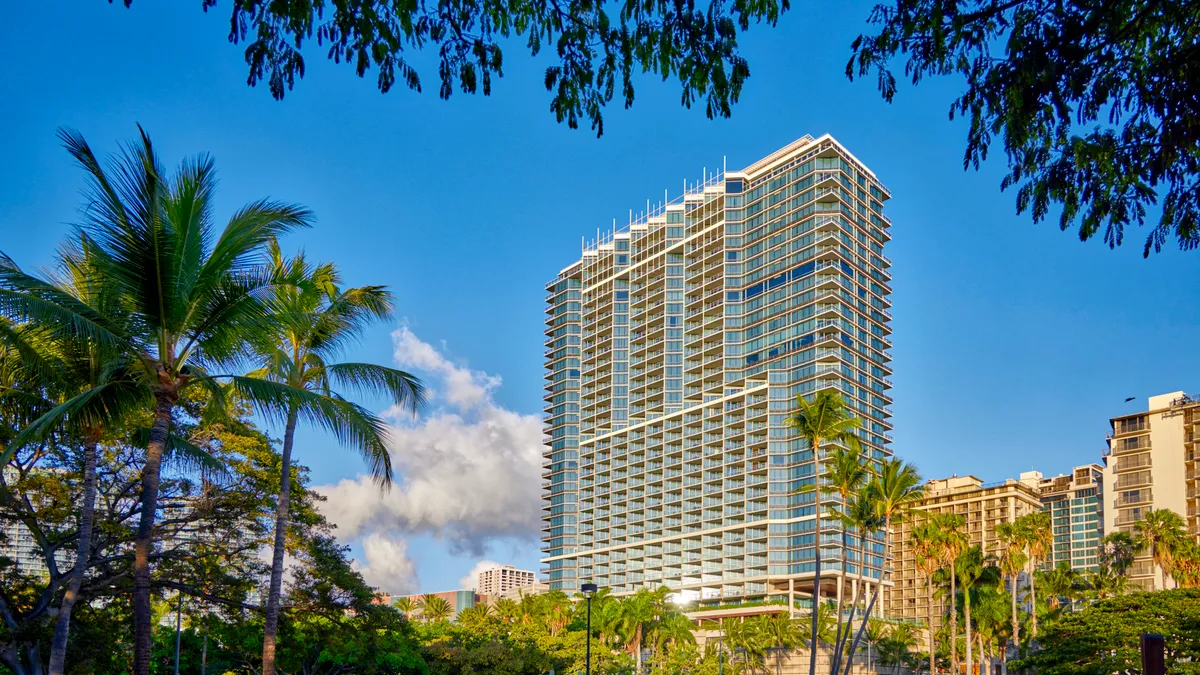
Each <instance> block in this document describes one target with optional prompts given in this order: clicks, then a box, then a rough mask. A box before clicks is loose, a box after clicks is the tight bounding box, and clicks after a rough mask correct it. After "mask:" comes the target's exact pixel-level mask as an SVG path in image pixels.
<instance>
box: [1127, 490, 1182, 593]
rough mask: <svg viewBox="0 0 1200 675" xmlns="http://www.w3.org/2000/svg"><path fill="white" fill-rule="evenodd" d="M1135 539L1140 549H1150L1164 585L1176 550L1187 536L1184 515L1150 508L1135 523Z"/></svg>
mask: <svg viewBox="0 0 1200 675" xmlns="http://www.w3.org/2000/svg"><path fill="white" fill-rule="evenodd" d="M1133 527H1134V531H1135V532H1137V539H1136V540H1135V541H1136V542H1137V544H1138V548H1139V549H1140V550H1146V549H1149V550H1150V555H1151V557H1152V558H1153V560H1154V564H1155V565H1156V566H1158V569H1159V571H1160V572H1162V578H1163V587H1164V588H1166V586H1167V579H1168V578H1169V577H1170V576H1171V572H1172V571H1173V570H1172V567H1173V563H1174V562H1175V552H1176V551H1177V550H1178V549H1179V546H1180V544H1181V542H1183V541H1185V540H1186V538H1187V524H1186V523H1185V522H1184V520H1183V516H1181V515H1179V514H1178V513H1175V512H1174V511H1172V510H1170V509H1149V510H1147V511H1146V515H1145V518H1143V519H1142V520H1140V521H1138V522H1136V523H1134V526H1133Z"/></svg>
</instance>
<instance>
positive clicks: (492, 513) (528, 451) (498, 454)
mask: <svg viewBox="0 0 1200 675" xmlns="http://www.w3.org/2000/svg"><path fill="white" fill-rule="evenodd" d="M392 342H393V345H394V350H395V353H394V356H395V361H396V363H397V365H399V366H400V367H402V368H407V369H413V370H418V371H422V374H425V373H428V374H430V375H432V376H433V377H432V378H430V380H432V381H430V382H428V384H430V385H431V386H430V388H431V389H432V390H433V391H434V393H435V400H437V401H440V402H442V406H441V407H440V408H435V409H434V410H433V411H432V412H430V413H428V414H426V415H425V416H423V417H422V418H421V419H418V420H412V418H410V417H406V416H403V415H395V416H394V417H393V420H394V421H395V426H393V428H392V433H391V438H390V446H391V451H392V465H393V466H394V467H395V469H396V475H397V481H396V484H395V485H394V486H393V487H392V489H391V490H390V491H388V492H386V493H380V491H379V490H377V489H374V488H373V487H372V485H371V483H370V479H369V478H367V477H365V476H360V477H358V478H357V479H355V480H343V481H341V482H339V483H337V484H336V485H325V486H319V487H317V490H318V491H320V492H321V493H322V494H324V495H325V496H326V497H327V498H328V501H327V502H325V503H324V504H323V505H322V507H321V508H322V511H324V513H325V515H326V516H327V517H329V519H330V520H332V521H333V522H334V523H336V524H337V526H338V528H339V535H341V536H343V537H357V536H364V535H366V536H369V535H371V534H372V533H377V532H388V533H397V534H399V533H404V534H417V533H428V534H433V535H435V536H440V537H443V538H444V539H446V540H447V541H448V542H449V543H450V547H451V549H452V550H453V551H455V552H470V553H471V554H472V555H475V556H481V555H483V554H484V553H485V552H486V550H487V549H488V547H489V545H490V544H491V543H492V542H494V541H496V540H497V539H504V540H508V541H513V540H519V541H522V542H525V543H532V542H534V541H536V540H537V537H538V533H539V530H540V527H541V521H540V509H541V501H540V496H539V492H540V483H541V461H542V441H543V434H542V422H541V418H540V416H539V415H524V414H521V413H517V412H514V411H511V410H508V409H506V408H504V407H502V406H500V405H497V404H496V403H495V401H494V400H493V399H492V392H493V391H494V390H495V389H496V388H497V387H499V386H500V383H501V380H500V378H499V377H498V376H493V375H488V374H487V373H484V372H481V371H476V370H471V369H469V368H467V367H464V366H459V365H456V364H454V363H452V362H451V361H449V360H448V359H446V358H445V357H444V356H443V355H442V354H441V353H440V352H439V351H438V350H437V349H435V348H434V347H433V346H432V345H430V344H429V343H427V342H424V341H422V340H421V339H419V338H418V337H417V336H416V335H415V334H413V333H412V331H410V330H409V329H408V328H407V327H406V326H402V327H401V328H399V329H397V330H396V331H395V332H393V333H392Z"/></svg>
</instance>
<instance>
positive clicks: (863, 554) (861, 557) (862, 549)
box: [829, 531, 867, 675]
mask: <svg viewBox="0 0 1200 675" xmlns="http://www.w3.org/2000/svg"><path fill="white" fill-rule="evenodd" d="M845 538H846V533H845V532H844V531H843V532H842V569H843V571H844V570H845V565H846V548H845V546H846V544H845ZM866 558H867V536H866V534H865V533H859V537H858V580H859V583H858V584H855V587H854V595H852V596H850V617H849V618H848V619H847V620H846V632H845V633H844V634H840V635H839V639H838V642H837V653H838V660H837V662H836V663H835V664H834V667H833V668H831V669H830V671H829V672H830V673H831V674H832V675H837V672H838V669H839V668H840V667H841V659H842V654H843V653H845V652H846V642H847V641H848V640H849V639H850V633H851V632H852V631H853V630H854V610H855V609H856V608H857V607H858V589H859V587H860V586H862V585H863V584H864V583H865V582H866V579H865V577H866V574H864V573H863V568H864V566H865V564H866V563H865V562H864V561H865V560H866ZM844 580H845V579H844V577H843V581H844ZM863 600H866V596H865V595H864V596H863ZM838 616H839V617H840V616H841V613H840V612H839V614H838ZM862 625H863V626H866V625H867V615H866V614H863V617H862ZM839 633H841V631H839ZM854 646H855V648H857V646H858V644H857V642H856V643H855V645H854ZM845 658H846V671H847V672H849V670H850V664H852V663H854V650H853V649H852V650H850V652H849V656H847V657H845Z"/></svg>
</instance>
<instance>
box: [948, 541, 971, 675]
mask: <svg viewBox="0 0 1200 675" xmlns="http://www.w3.org/2000/svg"><path fill="white" fill-rule="evenodd" d="M954 562H955V561H953V560H952V561H950V671H951V672H953V673H954V674H955V675H958V586H957V584H956V583H955V582H956V581H957V577H958V574H956V573H955V569H954ZM967 675H970V673H968V674H967Z"/></svg>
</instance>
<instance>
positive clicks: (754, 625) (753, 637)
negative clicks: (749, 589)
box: [638, 620, 770, 673]
mask: <svg viewBox="0 0 1200 675" xmlns="http://www.w3.org/2000/svg"><path fill="white" fill-rule="evenodd" d="M724 625H725V641H726V642H728V643H729V648H730V650H731V651H733V653H734V654H735V655H740V656H741V657H742V665H743V666H744V667H745V668H746V669H747V670H750V671H751V672H753V671H755V670H758V669H759V668H762V666H763V661H764V659H765V658H766V654H767V649H768V647H769V646H770V643H769V642H768V641H767V640H764V639H763V632H762V631H761V630H760V629H759V624H758V622H757V621H754V620H750V621H726V622H725V624H724ZM638 672H639V673H640V672H641V671H640V670H639V671H638Z"/></svg>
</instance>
